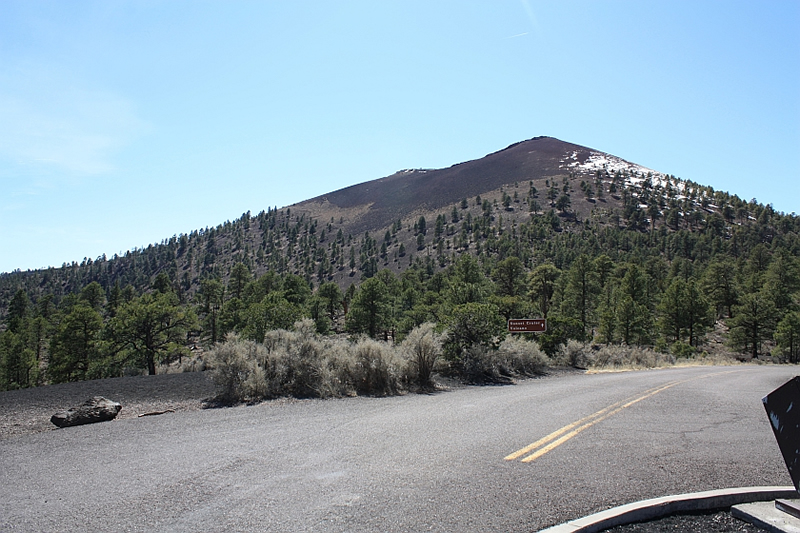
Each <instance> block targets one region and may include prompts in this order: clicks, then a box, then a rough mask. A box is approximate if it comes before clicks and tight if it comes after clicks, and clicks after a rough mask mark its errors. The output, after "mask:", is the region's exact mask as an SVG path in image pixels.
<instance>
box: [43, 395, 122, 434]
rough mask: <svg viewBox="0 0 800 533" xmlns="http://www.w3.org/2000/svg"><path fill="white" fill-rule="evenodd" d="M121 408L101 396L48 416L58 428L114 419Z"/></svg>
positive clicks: (116, 403)
mask: <svg viewBox="0 0 800 533" xmlns="http://www.w3.org/2000/svg"><path fill="white" fill-rule="evenodd" d="M121 410H122V405H120V404H119V403H118V402H112V401H111V400H109V399H107V398H103V397H102V396H95V397H94V398H92V399H90V400H86V401H85V402H83V404H81V405H80V406H79V407H72V408H70V409H67V410H66V411H59V412H58V413H56V414H54V415H53V416H51V417H50V422H52V423H53V424H55V425H56V426H58V427H60V428H66V427H71V426H81V425H83V424H93V423H95V422H106V421H107V420H114V419H115V418H116V417H117V415H118V414H119V412H120V411H121Z"/></svg>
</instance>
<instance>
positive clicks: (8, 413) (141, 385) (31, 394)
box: [0, 372, 214, 440]
mask: <svg viewBox="0 0 800 533" xmlns="http://www.w3.org/2000/svg"><path fill="white" fill-rule="evenodd" d="M213 395H214V384H213V383H212V381H211V375H210V373H207V372H186V373H182V374H163V375H156V376H135V377H125V378H112V379H98V380H91V381H79V382H75V383H62V384H59V385H46V386H44V387H35V388H31V389H22V390H16V391H4V392H0V440H4V439H7V438H11V437H15V436H19V435H27V434H31V433H39V432H42V431H51V430H56V429H58V428H56V426H54V425H53V424H52V423H51V422H50V417H51V416H52V415H53V414H54V413H55V412H56V411H62V410H64V409H69V408H70V407H76V406H78V405H80V404H81V403H83V402H84V401H86V400H87V399H89V398H91V397H92V396H104V397H106V398H108V399H109V400H113V401H115V402H119V403H121V404H122V411H121V412H120V414H119V415H118V417H117V418H136V417H138V416H139V415H140V414H144V413H149V412H153V411H166V410H168V409H172V410H174V411H192V410H196V409H201V408H202V407H203V402H204V400H206V399H208V398H210V397H211V396H213Z"/></svg>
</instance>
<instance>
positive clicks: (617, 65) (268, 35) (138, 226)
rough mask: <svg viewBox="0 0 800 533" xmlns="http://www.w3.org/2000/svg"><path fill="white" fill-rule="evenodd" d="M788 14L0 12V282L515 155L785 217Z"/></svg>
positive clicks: (87, 8) (301, 2)
mask: <svg viewBox="0 0 800 533" xmlns="http://www.w3.org/2000/svg"><path fill="white" fill-rule="evenodd" d="M798 28H800V2H797V1H795V0H788V1H768V2H738V1H680V0H669V1H658V0H651V1H646V2H645V1H640V0H631V1H621V0H619V1H614V0H606V1H598V0H592V1H579V0H564V1H558V2H538V1H535V0H485V1H469V0H466V1H465V0H460V1H444V0H443V1H437V2H429V1H414V0H407V1H402V2H401V1H386V2H383V1H381V2H375V1H374V0H370V1H348V0H339V1H337V2H318V1H305V0H292V1H288V0H287V1H260V2H247V1H236V2H222V1H217V2H205V1H198V0H192V1H157V0H137V1H124V0H119V1H114V2H108V1H99V2H89V1H75V2H63V1H52V2H43V1H36V0H24V1H16V0H4V1H3V2H2V3H0V272H4V271H11V270H13V269H17V268H19V269H22V270H25V269H33V268H40V267H46V266H50V265H52V266H60V265H61V264H62V263H63V262H71V261H78V262H80V261H81V260H82V259H83V258H84V257H89V258H92V259H94V258H96V257H98V256H100V255H102V254H103V253H105V254H107V255H108V256H111V255H113V254H114V253H121V252H125V251H126V250H129V249H132V248H134V247H141V246H146V245H148V244H150V243H155V242H159V241H161V240H162V239H164V238H169V237H170V236H172V235H175V234H180V233H187V232H189V231H191V230H194V229H199V228H202V227H205V226H215V225H217V224H219V223H222V222H224V221H225V220H228V219H234V218H237V217H239V216H241V214H242V213H243V212H246V211H248V210H250V211H252V212H253V213H254V214H255V213H257V212H259V211H261V210H262V209H266V208H267V207H276V206H277V207H282V206H285V205H289V204H292V203H294V202H298V201H301V200H305V199H308V198H311V197H314V196H317V195H320V194H323V193H325V192H328V191H332V190H335V189H339V188H342V187H346V186H348V185H352V184H355V183H360V182H363V181H367V180H370V179H376V178H380V177H382V176H386V175H388V174H391V173H393V172H394V171H396V170H399V169H403V168H440V167H446V166H449V165H452V164H455V163H459V162H462V161H466V160H470V159H476V158H479V157H482V156H484V155H486V154H487V153H490V152H494V151H496V150H499V149H501V148H504V147H506V146H507V145H509V144H511V143H514V142H517V141H521V140H524V139H529V138H531V137H535V136H539V135H549V136H553V137H558V138H560V139H562V140H565V141H569V142H573V143H576V144H581V145H584V146H589V147H592V148H596V149H598V150H602V151H605V152H609V153H611V154H614V155H616V156H619V157H622V158H624V159H627V160H630V161H633V162H635V163H638V164H641V165H644V166H646V167H650V168H653V169H656V170H658V171H661V172H666V173H670V174H674V175H676V176H678V177H681V178H684V179H690V180H693V181H696V182H698V183H701V184H704V185H710V186H712V187H714V188H715V189H718V190H726V191H729V192H731V193H734V194H737V195H738V196H740V197H741V198H744V199H747V200H749V199H751V198H754V197H755V198H757V199H758V200H759V201H761V202H763V203H771V204H773V206H774V207H775V208H776V209H777V210H779V211H784V212H799V211H800V185H798V182H799V181H800V173H799V172H798V159H799V158H800V32H798V31H797V29H798Z"/></svg>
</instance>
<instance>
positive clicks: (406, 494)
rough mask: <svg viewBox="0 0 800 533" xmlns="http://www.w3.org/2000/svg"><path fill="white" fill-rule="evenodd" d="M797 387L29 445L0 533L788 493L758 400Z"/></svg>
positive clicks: (772, 378) (479, 396) (186, 417)
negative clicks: (721, 492)
mask: <svg viewBox="0 0 800 533" xmlns="http://www.w3.org/2000/svg"><path fill="white" fill-rule="evenodd" d="M795 373H797V368H796V367H788V366H740V367H696V368H683V369H670V370H653V371H642V372H624V373H614V374H595V375H567V376H562V377H555V378H545V379H535V380H530V381H526V382H523V383H520V384H517V385H514V386H498V387H469V388H465V389H459V390H454V391H450V392H442V393H437V394H433V395H408V396H402V397H394V398H351V399H344V400H327V401H316V400H313V401H312V400H309V401H296V402H271V403H264V404H261V405H256V406H249V407H236V408H228V409H208V410H203V411H194V412H184V413H174V414H165V415H161V416H155V417H146V418H140V419H126V420H118V421H114V422H108V423H103V424H95V425H91V426H82V427H76V428H68V429H64V430H58V431H50V432H46V433H40V434H36V435H26V436H22V437H18V438H12V439H8V440H5V441H2V442H0V531H105V532H107V531H159V532H161V531H174V532H184V531H203V532H216V531H220V532H222V531H225V532H234V531H292V532H295V531H452V532H455V531H458V532H462V531H536V530H538V529H540V528H543V527H545V526H549V525H553V524H555V523H560V522H563V521H565V520H569V519H573V518H578V517H580V516H583V515H586V514H589V513H592V512H596V511H599V510H602V509H606V508H609V507H613V506H616V505H620V504H623V503H629V502H631V501H636V500H640V499H644V498H652V497H657V496H664V495H668V494H675V493H682V492H694V491H701V490H710V489H716V488H725V487H736V486H749V485H789V484H791V480H790V479H789V476H788V473H787V472H786V467H785V465H784V464H783V460H782V458H781V456H780V452H779V450H778V447H777V444H776V443H775V440H774V438H773V436H772V433H771V431H770V428H769V424H768V421H767V417H766V414H765V412H764V409H763V407H762V405H761V401H760V400H761V398H762V397H763V396H765V395H766V394H767V393H768V392H770V391H771V390H773V389H775V388H777V387H778V386H780V385H781V384H783V383H784V382H786V381H788V380H789V379H790V378H791V377H793V376H794V375H795ZM548 436H549V440H548V439H547V437H548ZM540 440H545V441H546V442H540V443H537V441H540ZM526 458H532V459H533V460H528V461H527V462H525V461H526Z"/></svg>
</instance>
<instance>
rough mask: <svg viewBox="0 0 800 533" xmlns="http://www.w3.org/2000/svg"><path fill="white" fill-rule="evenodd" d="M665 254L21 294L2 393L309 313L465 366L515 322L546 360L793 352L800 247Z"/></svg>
mask: <svg viewBox="0 0 800 533" xmlns="http://www.w3.org/2000/svg"><path fill="white" fill-rule="evenodd" d="M595 236H596V235H595ZM648 237H652V234H651V235H648ZM568 253H569V252H567V251H564V255H568ZM502 255H505V257H503V258H501V256H502ZM521 255H522V254H521ZM665 255H666V254H660V255H655V254H654V255H649V254H643V255H642V256H641V257H639V256H638V255H637V254H636V253H631V254H628V255H627V256H626V258H625V259H624V260H619V259H617V260H615V259H614V258H612V257H611V256H610V255H608V254H605V253H600V254H596V255H589V254H587V253H581V254H579V255H577V257H575V258H574V259H572V260H571V261H569V262H568V263H567V262H566V261H565V262H563V263H561V264H562V265H563V266H559V263H558V262H556V261H543V262H541V263H539V264H536V265H534V266H533V267H529V266H528V265H526V262H525V261H524V260H523V259H522V258H520V257H519V256H518V255H514V254H511V253H508V254H499V253H497V252H496V251H487V250H482V252H481V253H480V254H478V255H471V254H461V255H459V256H457V257H456V258H455V259H454V260H453V262H452V263H451V264H450V265H448V266H447V267H446V268H441V269H437V268H436V264H435V263H434V260H433V258H430V257H429V258H426V260H422V259H420V258H417V260H415V261H414V262H413V263H412V265H411V266H410V267H409V268H407V269H406V270H405V271H403V272H402V273H401V274H399V275H398V274H396V273H394V272H393V271H391V270H389V269H381V270H378V271H377V272H376V273H375V274H374V275H372V276H371V277H368V278H365V279H363V281H362V282H361V283H360V284H355V283H354V284H352V285H350V286H349V287H348V289H347V290H345V291H342V290H341V288H340V287H339V285H338V284H336V283H333V282H330V281H326V282H323V283H320V284H319V285H317V286H316V287H314V286H313V285H312V284H311V283H309V280H308V279H306V278H305V277H303V276H301V275H298V274H290V273H285V274H280V273H278V272H275V271H273V270H268V271H267V272H265V273H264V274H261V275H255V274H254V273H253V272H252V270H251V268H250V267H249V266H248V265H247V264H246V263H244V262H238V263H236V264H234V265H233V266H232V268H231V269H230V271H229V272H228V273H227V275H226V276H225V277H224V278H222V277H217V276H207V277H205V278H204V279H202V281H201V282H200V288H199V290H198V291H197V292H196V293H195V294H194V295H193V297H191V298H187V297H186V293H185V292H183V291H182V289H181V284H180V281H179V280H175V279H173V278H171V277H170V275H169V274H168V273H166V272H161V273H159V274H158V275H157V276H155V278H154V279H153V282H152V283H151V284H150V285H149V286H148V287H147V289H146V290H144V291H140V290H137V289H136V288H134V286H133V285H130V284H129V285H125V286H121V284H120V283H115V284H114V285H113V286H111V287H110V288H108V289H104V288H103V287H102V285H101V284H100V283H98V282H96V281H94V282H91V283H89V284H87V285H85V286H84V287H83V288H81V290H80V291H79V292H77V293H74V294H69V295H67V296H65V297H63V298H61V299H60V300H58V301H56V298H55V297H54V295H52V294H45V295H41V296H39V297H38V298H31V297H30V296H29V295H28V293H27V292H26V291H25V290H24V289H19V290H17V292H16V293H15V294H14V296H13V297H12V299H11V301H10V304H9V306H8V311H7V313H6V317H5V319H4V330H3V331H2V333H0V387H2V388H3V389H13V388H21V387H30V386H35V385H39V384H43V383H59V382H67V381H76V380H83V379H93V378H101V377H112V376H120V375H125V374H126V373H131V372H145V371H146V372H148V373H150V374H154V373H156V372H157V371H158V368H159V366H160V365H166V364H171V363H175V362H178V363H181V362H182V361H183V359H184V358H187V357H190V356H191V355H192V351H193V348H198V347H199V348H203V347H205V348H207V347H210V346H214V345H216V343H218V342H220V341H223V340H224V339H225V338H226V336H227V335H228V334H229V333H235V334H237V336H238V337H240V338H243V339H247V340H251V341H255V342H257V343H262V342H264V339H265V338H266V337H267V334H268V332H270V331H273V330H276V329H290V328H291V327H292V325H293V324H295V323H296V322H297V321H299V320H301V319H303V318H310V319H312V320H313V323H314V327H315V328H316V331H317V333H319V334H322V335H328V334H336V333H348V334H351V335H356V336H358V335H364V336H368V337H371V338H374V339H380V340H391V341H399V340H401V339H402V338H403V337H404V336H405V335H407V334H408V332H410V331H412V330H413V329H414V328H415V327H417V326H420V325H422V324H424V323H429V322H432V323H435V324H437V328H438V329H439V330H440V331H444V332H446V334H445V337H444V344H443V348H444V353H445V355H446V357H447V358H448V359H449V360H450V361H451V362H455V363H458V362H459V361H461V360H464V361H466V358H467V357H468V354H469V353H471V352H470V351H471V350H474V349H476V348H477V349H480V350H484V351H489V350H494V349H497V347H498V346H499V345H500V343H501V341H502V340H503V339H504V338H505V337H506V335H507V334H506V321H507V320H508V319H511V318H526V317H544V318H546V319H547V323H548V330H547V332H546V333H544V334H539V335H536V336H535V340H536V341H537V343H538V344H539V346H540V347H541V349H542V350H543V351H545V352H546V353H547V354H548V355H553V354H554V353H556V351H557V350H558V349H559V347H560V346H562V345H564V344H565V343H566V342H567V341H568V340H569V339H575V340H578V341H591V342H597V343H607V344H626V345H645V346H653V347H655V348H656V349H658V350H662V351H671V352H672V353H673V354H675V355H677V356H689V355H691V354H692V353H693V352H695V351H696V350H698V349H702V347H703V345H704V341H705V337H706V335H707V334H708V332H709V331H711V330H712V328H714V326H715V323H717V321H721V324H724V326H725V328H723V329H725V330H727V331H728V337H727V342H728V343H729V345H730V347H731V348H732V349H734V350H737V351H739V352H741V353H743V354H747V355H749V356H758V355H761V354H764V353H766V352H767V351H768V350H772V351H773V353H774V354H775V355H778V356H780V357H782V358H783V359H784V360H785V361H790V362H797V361H798V357H799V356H800V259H798V256H797V254H792V253H790V252H789V251H787V250H786V249H785V247H778V248H777V249H776V248H774V247H770V246H768V245H766V244H763V243H762V244H758V245H756V246H755V247H753V248H752V249H751V250H750V251H749V253H747V254H740V255H739V256H738V257H733V256H731V255H727V254H717V255H714V256H712V257H711V258H709V259H708V260H707V261H701V260H694V261H692V260H690V259H687V258H684V257H681V256H676V257H674V258H673V259H672V260H671V261H669V260H667V259H666V257H665Z"/></svg>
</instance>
